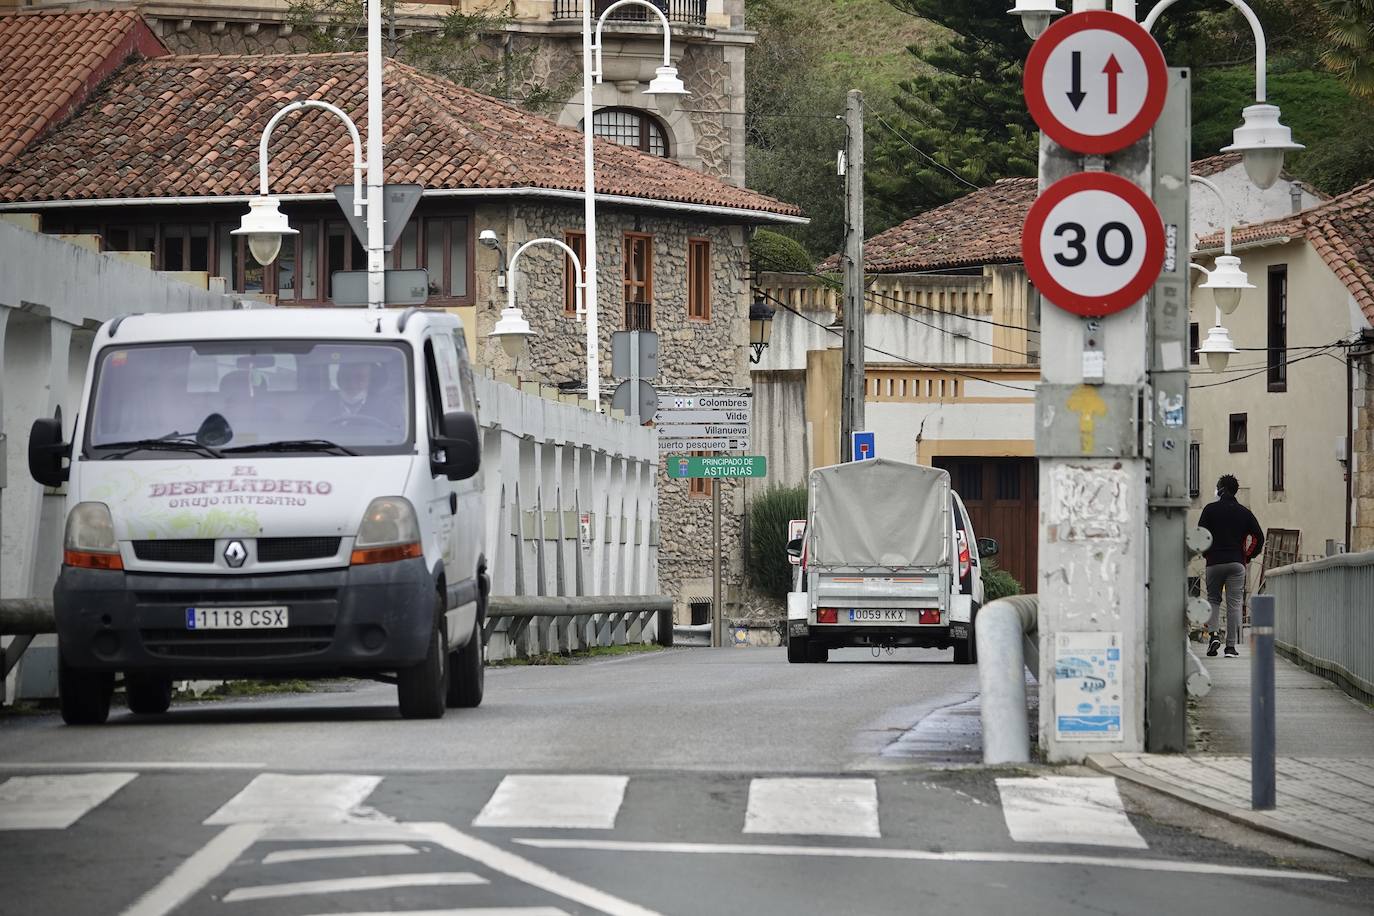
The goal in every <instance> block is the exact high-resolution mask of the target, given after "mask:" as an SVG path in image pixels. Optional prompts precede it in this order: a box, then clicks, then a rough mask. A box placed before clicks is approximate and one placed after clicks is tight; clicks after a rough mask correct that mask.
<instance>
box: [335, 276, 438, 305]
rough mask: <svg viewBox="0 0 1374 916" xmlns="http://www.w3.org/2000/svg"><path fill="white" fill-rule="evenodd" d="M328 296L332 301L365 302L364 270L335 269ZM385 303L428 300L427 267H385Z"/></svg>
mask: <svg viewBox="0 0 1374 916" xmlns="http://www.w3.org/2000/svg"><path fill="white" fill-rule="evenodd" d="M330 281H331V288H332V290H333V292H331V293H330V295H329V298H330V300H331V301H333V303H334V304H335V305H367V271H365V270H336V271H334V273H333V274H332V275H331V277H330ZM383 283H384V284H385V287H386V293H385V295H384V300H383V301H385V302H386V304H387V305H424V304H425V303H426V302H427V301H429V271H428V270H426V269H425V268H423V267H416V268H408V269H404V270H395V269H388V270H387V271H386V273H385V276H384V278H383Z"/></svg>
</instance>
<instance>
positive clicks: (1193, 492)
mask: <svg viewBox="0 0 1374 916" xmlns="http://www.w3.org/2000/svg"><path fill="white" fill-rule="evenodd" d="M1200 493H1202V443H1201V442H1189V443H1188V498H1189V499H1197V498H1198V495H1199V494H1200Z"/></svg>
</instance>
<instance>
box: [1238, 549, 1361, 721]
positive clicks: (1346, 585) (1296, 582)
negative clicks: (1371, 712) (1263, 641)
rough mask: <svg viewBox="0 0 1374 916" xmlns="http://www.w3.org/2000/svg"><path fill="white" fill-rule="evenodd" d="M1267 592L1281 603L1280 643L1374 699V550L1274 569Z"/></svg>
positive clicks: (1295, 657) (1290, 654) (1294, 656)
mask: <svg viewBox="0 0 1374 916" xmlns="http://www.w3.org/2000/svg"><path fill="white" fill-rule="evenodd" d="M1264 592H1265V594H1268V595H1273V596H1274V598H1275V600H1276V603H1277V605H1278V611H1277V613H1276V615H1275V618H1276V619H1275V623H1274V645H1275V648H1277V649H1278V651H1279V652H1280V653H1281V654H1283V655H1284V656H1285V657H1287V658H1289V659H1291V660H1292V661H1294V662H1296V663H1297V664H1299V665H1302V666H1303V667H1304V668H1306V669H1308V670H1309V671H1312V672H1313V673H1315V674H1319V675H1321V676H1322V677H1324V678H1326V679H1327V680H1329V681H1332V682H1334V683H1335V684H1336V685H1337V686H1339V687H1340V688H1341V689H1342V690H1344V691H1345V692H1346V693H1348V694H1350V695H1351V696H1354V697H1357V698H1358V699H1360V700H1363V701H1364V702H1366V703H1369V702H1374V551H1366V552H1364V553H1347V554H1341V555H1339V556H1334V557H1327V558H1326V559H1323V560H1315V561H1312V562H1310V563H1294V564H1292V565H1290V566H1281V567H1279V568H1277V569H1271V570H1269V571H1268V573H1267V574H1266V577H1265V583H1264Z"/></svg>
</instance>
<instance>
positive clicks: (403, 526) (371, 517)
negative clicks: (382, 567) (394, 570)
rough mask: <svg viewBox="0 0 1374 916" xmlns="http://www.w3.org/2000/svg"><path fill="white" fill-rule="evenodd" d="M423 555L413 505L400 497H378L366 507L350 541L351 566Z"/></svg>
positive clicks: (388, 561) (418, 524)
mask: <svg viewBox="0 0 1374 916" xmlns="http://www.w3.org/2000/svg"><path fill="white" fill-rule="evenodd" d="M422 556H424V550H423V548H422V547H421V546H420V523H419V521H418V520H417V519H416V517H415V507H414V506H412V505H411V504H410V500H408V499H406V498H405V497H403V496H379V497H377V498H376V499H374V500H373V501H372V502H371V503H369V504H368V506H367V511H366V512H364V513H363V520H362V522H361V523H360V524H359V525H358V536H357V537H356V538H354V540H353V556H352V558H351V562H352V564H353V565H354V566H362V565H364V564H367V563H392V562H395V561H396V560H408V559H410V558H412V557H422Z"/></svg>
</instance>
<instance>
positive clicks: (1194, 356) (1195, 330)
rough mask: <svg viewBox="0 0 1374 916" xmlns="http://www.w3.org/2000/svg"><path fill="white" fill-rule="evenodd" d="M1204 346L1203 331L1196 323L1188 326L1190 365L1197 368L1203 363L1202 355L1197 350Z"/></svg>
mask: <svg viewBox="0 0 1374 916" xmlns="http://www.w3.org/2000/svg"><path fill="white" fill-rule="evenodd" d="M1200 346H1202V329H1201V328H1200V327H1199V326H1198V323H1197V322H1196V321H1194V322H1191V323H1190V324H1189V325H1188V365H1190V366H1196V365H1199V364H1200V363H1201V362H1202V354H1201V353H1199V352H1198V351H1197V348H1198V347H1200Z"/></svg>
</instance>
